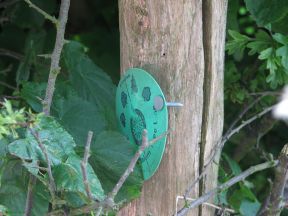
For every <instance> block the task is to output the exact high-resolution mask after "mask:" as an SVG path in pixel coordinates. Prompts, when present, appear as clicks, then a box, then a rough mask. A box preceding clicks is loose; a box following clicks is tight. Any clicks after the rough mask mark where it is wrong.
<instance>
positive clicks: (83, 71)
mask: <svg viewBox="0 0 288 216" xmlns="http://www.w3.org/2000/svg"><path fill="white" fill-rule="evenodd" d="M84 51H85V48H84V47H83V46H82V45H81V44H80V43H77V42H73V41H70V42H69V43H67V44H66V45H65V47H64V60H65V65H66V68H67V70H68V71H69V73H70V80H71V83H72V86H73V88H74V89H75V90H76V91H77V93H78V94H79V96H80V97H81V98H83V99H85V100H87V101H89V102H93V103H94V104H96V105H97V106H98V108H99V109H100V111H101V112H102V113H103V115H104V116H105V118H106V119H107V121H108V122H109V127H110V128H113V129H115V128H116V125H117V124H116V122H117V121H116V116H115V115H116V114H115V89H116V88H115V85H114V84H113V83H112V81H111V79H110V77H109V76H108V75H107V74H105V73H104V72H103V71H102V70H101V69H100V68H99V67H97V66H96V65H95V64H94V63H93V62H92V60H91V59H90V58H88V57H87V56H86V54H85V52H84Z"/></svg>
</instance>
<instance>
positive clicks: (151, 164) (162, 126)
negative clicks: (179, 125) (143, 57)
mask: <svg viewBox="0 0 288 216" xmlns="http://www.w3.org/2000/svg"><path fill="white" fill-rule="evenodd" d="M155 107H156V108H155ZM116 114H117V119H118V122H119V127H120V129H121V131H122V133H123V134H124V135H125V136H126V137H127V138H128V139H129V141H130V143H131V144H132V145H133V146H134V147H135V151H136V150H137V149H138V148H139V146H140V145H141V143H142V131H143V129H147V131H148V138H149V140H152V139H154V138H156V137H158V136H160V135H162V134H163V133H165V132H167V129H168V111H167V106H166V102H165V97H164V94H163V92H162V90H161V88H160V86H159V85H158V83H157V82H156V81H155V80H154V78H153V77H152V76H151V75H150V74H149V73H147V72H146V71H144V70H142V69H138V68H131V69H129V70H127V71H126V73H125V74H124V76H123V77H122V78H121V80H120V82H119V85H118V88H117V93H116ZM165 144H166V136H164V137H163V138H162V139H160V140H158V141H157V142H156V143H155V144H153V145H151V146H150V147H148V148H147V149H146V150H145V151H144V152H143V153H142V155H141V156H140V160H139V161H140V163H141V166H142V170H143V177H144V179H145V180H147V179H149V178H150V177H151V176H152V175H153V174H154V173H155V172H156V170H157V169H158V167H159V164H160V162H161V159H162V156H163V152H164V149H165Z"/></svg>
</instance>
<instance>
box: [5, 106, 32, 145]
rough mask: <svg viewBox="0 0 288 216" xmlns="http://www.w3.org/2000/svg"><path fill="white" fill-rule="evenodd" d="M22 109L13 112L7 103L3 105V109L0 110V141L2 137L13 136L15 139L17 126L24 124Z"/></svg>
mask: <svg viewBox="0 0 288 216" xmlns="http://www.w3.org/2000/svg"><path fill="white" fill-rule="evenodd" d="M25 120H26V119H25V116H24V109H21V110H13V109H12V105H11V103H10V102H9V101H5V102H4V103H3V108H2V109H0V140H1V139H3V136H9V135H13V136H14V137H17V136H18V134H17V132H16V129H17V128H19V127H20V125H19V124H21V123H23V122H25Z"/></svg>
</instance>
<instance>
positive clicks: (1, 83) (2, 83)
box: [0, 81, 17, 90]
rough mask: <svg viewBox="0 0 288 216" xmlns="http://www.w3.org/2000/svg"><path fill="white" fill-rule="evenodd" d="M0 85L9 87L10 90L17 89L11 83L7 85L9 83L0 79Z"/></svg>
mask: <svg viewBox="0 0 288 216" xmlns="http://www.w3.org/2000/svg"><path fill="white" fill-rule="evenodd" d="M0 85H2V86H4V87H6V88H9V89H11V90H17V88H16V87H14V86H12V85H9V84H7V83H5V82H2V81H0Z"/></svg>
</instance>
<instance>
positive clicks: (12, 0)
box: [0, 0, 20, 8]
mask: <svg viewBox="0 0 288 216" xmlns="http://www.w3.org/2000/svg"><path fill="white" fill-rule="evenodd" d="M19 1H20V0H7V1H4V2H1V3H0V8H7V7H8V6H10V5H13V4H15V3H17V2H19Z"/></svg>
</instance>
